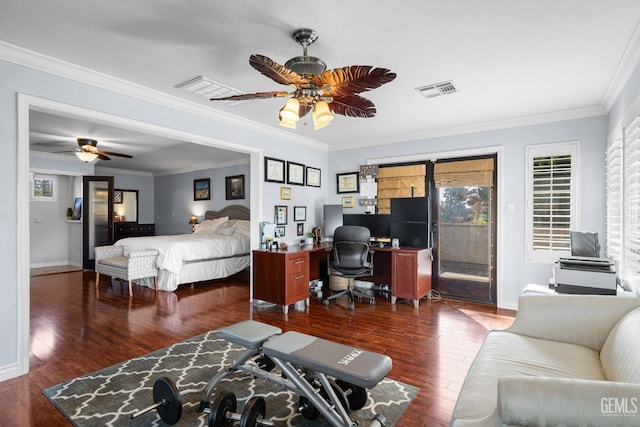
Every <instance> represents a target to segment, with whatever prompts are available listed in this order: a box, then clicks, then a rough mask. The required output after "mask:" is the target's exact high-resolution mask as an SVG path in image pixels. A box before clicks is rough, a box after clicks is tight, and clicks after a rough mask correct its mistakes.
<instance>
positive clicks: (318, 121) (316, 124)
mask: <svg viewBox="0 0 640 427" xmlns="http://www.w3.org/2000/svg"><path fill="white" fill-rule="evenodd" d="M311 116H312V117H313V129H315V130H318V129H321V128H323V127H325V126H327V125H328V124H329V123H331V121H332V120H333V114H331V110H329V104H327V103H326V102H325V101H318V102H316V106H315V107H314V108H313V112H312V113H311Z"/></svg>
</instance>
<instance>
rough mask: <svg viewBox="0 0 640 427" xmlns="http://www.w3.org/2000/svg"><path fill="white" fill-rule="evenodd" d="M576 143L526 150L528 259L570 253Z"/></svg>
mask: <svg viewBox="0 0 640 427" xmlns="http://www.w3.org/2000/svg"><path fill="white" fill-rule="evenodd" d="M577 152H578V144H577V143H574V142H572V143H564V144H549V145H540V146H530V147H527V163H528V174H527V178H528V185H527V203H528V205H527V213H528V215H527V216H528V218H527V220H528V224H527V234H528V236H527V238H528V245H527V258H528V259H529V260H531V261H555V260H556V259H557V258H558V256H561V255H567V254H569V253H570V250H571V242H570V231H571V230H574V229H575V228H576V220H575V218H576V212H575V194H576V179H577V176H578V174H577V173H576V170H577V161H578V156H577Z"/></svg>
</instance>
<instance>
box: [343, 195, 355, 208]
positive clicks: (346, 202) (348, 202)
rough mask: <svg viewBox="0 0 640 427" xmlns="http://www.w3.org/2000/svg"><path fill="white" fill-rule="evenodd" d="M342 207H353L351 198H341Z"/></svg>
mask: <svg viewBox="0 0 640 427" xmlns="http://www.w3.org/2000/svg"><path fill="white" fill-rule="evenodd" d="M342 207H343V208H352V207H353V196H346V197H343V198H342Z"/></svg>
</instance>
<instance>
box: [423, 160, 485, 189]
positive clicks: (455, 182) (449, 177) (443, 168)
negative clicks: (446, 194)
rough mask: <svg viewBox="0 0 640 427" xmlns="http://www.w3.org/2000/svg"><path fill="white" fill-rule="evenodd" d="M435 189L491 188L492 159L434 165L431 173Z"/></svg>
mask: <svg viewBox="0 0 640 427" xmlns="http://www.w3.org/2000/svg"><path fill="white" fill-rule="evenodd" d="M433 180H434V181H435V183H436V188H441V187H450V188H451V187H453V188H455V187H468V186H474V187H475V186H477V187H492V186H493V159H477V160H463V161H459V162H442V163H436V164H435V167H434V172H433Z"/></svg>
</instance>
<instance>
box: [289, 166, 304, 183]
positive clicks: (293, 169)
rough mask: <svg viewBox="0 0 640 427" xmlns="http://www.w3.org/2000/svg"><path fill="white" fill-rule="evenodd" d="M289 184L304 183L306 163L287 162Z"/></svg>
mask: <svg viewBox="0 0 640 427" xmlns="http://www.w3.org/2000/svg"><path fill="white" fill-rule="evenodd" d="M287 184H293V185H304V165H303V164H301V163H296V162H287Z"/></svg>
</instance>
